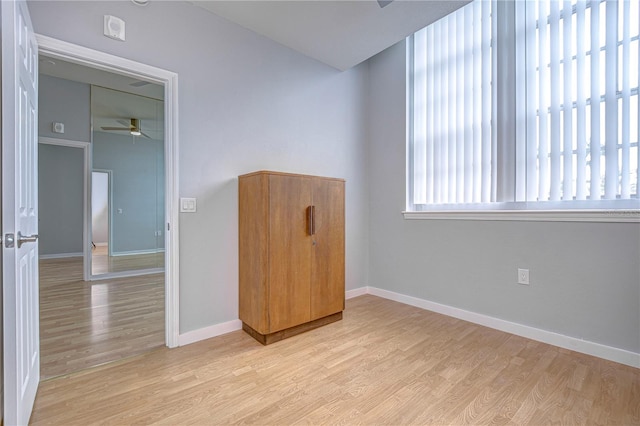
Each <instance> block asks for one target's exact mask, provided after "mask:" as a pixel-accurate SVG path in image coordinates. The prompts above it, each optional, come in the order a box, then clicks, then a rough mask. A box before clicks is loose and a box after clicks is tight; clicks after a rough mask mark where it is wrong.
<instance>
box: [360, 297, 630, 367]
mask: <svg viewBox="0 0 640 426" xmlns="http://www.w3.org/2000/svg"><path fill="white" fill-rule="evenodd" d="M366 289H367V293H368V294H372V295H374V296H378V297H382V298H385V299H389V300H393V301H396V302H400V303H404V304H405V305H411V306H415V307H417V308H422V309H426V310H428V311H432V312H437V313H439V314H443V315H447V316H450V317H454V318H458V319H461V320H465V321H469V322H472V323H474V324H479V325H483V326H485V327H489V328H493V329H495V330H500V331H504V332H507V333H511V334H515V335H517V336H522V337H526V338H528V339H531V340H536V341H538V342H543V343H547V344H549V345H554V346H558V347H561V348H564V349H570V350H572V351H576V352H581V353H583V354H587V355H592V356H595V357H598V358H603V359H606V360H609V361H614V362H619V363H620V364H625V365H629V366H631V367H636V368H640V354H638V353H635V352H631V351H627V350H624V349H619V348H614V347H612V346H606V345H602V344H600V343H595V342H590V341H588V340H582V339H577V338H575V337H570V336H565V335H563V334H558V333H554V332H552V331H547V330H541V329H539V328H534V327H530V326H527V325H522V324H518V323H514V322H510V321H506V320H503V319H499V318H494V317H490V316H488V315H483V314H478V313H475V312H470V311H465V310H464V309H459V308H454V307H452V306H448V305H443V304H440V303H436V302H431V301H429V300H424V299H419V298H417V297H412V296H406V295H404V294H400V293H395V292H392V291H388V290H382V289H379V288H376V287H366Z"/></svg>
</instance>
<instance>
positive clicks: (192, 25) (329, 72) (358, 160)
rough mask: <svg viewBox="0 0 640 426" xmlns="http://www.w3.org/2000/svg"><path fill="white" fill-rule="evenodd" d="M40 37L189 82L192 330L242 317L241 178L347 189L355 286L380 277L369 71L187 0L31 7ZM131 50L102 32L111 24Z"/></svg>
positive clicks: (184, 284)
mask: <svg viewBox="0 0 640 426" xmlns="http://www.w3.org/2000/svg"><path fill="white" fill-rule="evenodd" d="M29 9H30V12H31V17H32V20H33V23H34V27H35V30H36V32H38V33H40V34H44V35H47V36H51V37H55V38H58V39H61V40H64V41H69V42H72V43H76V44H80V45H83V46H87V47H90V48H93V49H97V50H101V51H104V52H107V53H111V54H115V55H118V56H121V57H125V58H129V59H132V60H135V61H138V62H142V63H146V64H149V65H153V66H156V67H160V68H164V69H167V70H170V71H174V72H177V73H178V74H179V117H180V122H179V127H180V135H179V138H180V175H179V179H180V189H179V191H180V194H181V196H184V197H197V198H198V212H197V213H195V214H182V215H181V217H180V232H181V234H180V332H181V333H185V332H187V331H192V330H197V329H200V328H203V327H207V326H210V325H213V324H218V323H222V322H226V321H230V320H234V319H237V318H238V312H237V311H238V308H237V300H238V254H237V252H238V245H237V239H238V238H237V180H236V177H237V175H239V174H243V173H247V172H250V171H254V170H258V169H272V170H282V171H288V172H299V173H308V174H316V175H325V176H334V177H340V178H344V179H346V181H347V195H346V198H347V206H346V214H347V218H346V220H347V225H346V227H347V235H346V245H347V247H346V253H347V259H346V261H347V288H348V289H352V288H357V287H360V286H363V285H366V284H367V283H368V281H369V279H368V247H369V242H368V229H369V227H368V192H369V189H368V181H367V174H368V165H367V162H366V152H367V150H366V103H365V101H366V90H367V69H366V65H364V66H360V67H357V68H355V69H353V70H350V71H347V72H343V73H340V72H338V71H336V70H334V69H331V68H329V67H327V66H326V65H323V64H321V63H319V62H316V61H314V60H311V59H309V58H306V57H304V56H302V55H300V54H298V53H296V52H294V51H292V50H290V49H287V48H285V47H282V46H280V45H278V44H276V43H274V42H271V41H269V40H267V39H264V38H262V37H260V36H257V35H256V34H254V33H252V32H250V31H248V30H245V29H243V28H241V27H239V26H237V25H235V24H232V23H230V22H228V21H225V20H223V19H221V18H218V17H217V16H215V15H213V14H210V13H208V12H206V11H204V10H203V9H200V8H197V7H195V6H193V5H191V4H189V3H186V2H170V1H152V2H150V3H149V4H148V5H147V6H145V7H138V6H135V5H134V4H133V3H132V2H98V1H91V2H89V1H85V2H76V1H70V2H59V1H31V2H29ZM105 14H111V15H115V16H118V17H120V18H122V19H124V20H125V21H126V34H127V41H126V42H124V43H123V42H119V41H114V40H110V39H108V38H106V37H104V36H103V35H102V20H103V15H105Z"/></svg>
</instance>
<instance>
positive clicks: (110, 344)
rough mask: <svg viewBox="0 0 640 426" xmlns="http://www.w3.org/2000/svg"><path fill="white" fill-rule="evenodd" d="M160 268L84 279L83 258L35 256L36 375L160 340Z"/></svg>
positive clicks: (119, 355)
mask: <svg viewBox="0 0 640 426" xmlns="http://www.w3.org/2000/svg"><path fill="white" fill-rule="evenodd" d="M164 321H165V319H164V274H153V275H144V276H139V277H131V278H118V279H108V280H101V281H91V282H86V281H83V280H82V258H79V257H78V258H66V259H47V260H41V261H40V367H41V377H42V378H43V379H47V378H50V377H55V376H60V375H64V374H69V373H72V372H76V371H80V370H83V369H86V368H89V367H94V366H97V365H101V364H104V363H106V362H111V361H116V360H120V359H123V358H126V357H130V356H135V355H139V354H141V353H144V352H147V351H149V350H152V349H154V348H159V347H162V346H164V341H165V340H164V339H165V337H164Z"/></svg>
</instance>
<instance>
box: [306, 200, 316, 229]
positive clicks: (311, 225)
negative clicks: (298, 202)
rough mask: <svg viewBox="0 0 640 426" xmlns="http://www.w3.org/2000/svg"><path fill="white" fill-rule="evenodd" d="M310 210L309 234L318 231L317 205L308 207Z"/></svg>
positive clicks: (308, 210)
mask: <svg viewBox="0 0 640 426" xmlns="http://www.w3.org/2000/svg"><path fill="white" fill-rule="evenodd" d="M307 212H308V216H309V217H308V220H307V222H308V223H309V235H313V234H315V233H316V217H315V215H316V206H309V208H308V209H307Z"/></svg>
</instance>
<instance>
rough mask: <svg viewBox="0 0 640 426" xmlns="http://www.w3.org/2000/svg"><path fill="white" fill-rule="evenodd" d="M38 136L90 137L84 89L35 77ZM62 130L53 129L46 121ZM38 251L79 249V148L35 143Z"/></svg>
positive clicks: (81, 162)
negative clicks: (57, 125)
mask: <svg viewBox="0 0 640 426" xmlns="http://www.w3.org/2000/svg"><path fill="white" fill-rule="evenodd" d="M39 78H40V80H39V87H38V110H39V111H38V135H39V136H41V137H42V136H44V137H50V138H58V139H67V140H74V141H81V142H89V141H91V132H90V129H91V119H90V111H89V101H90V88H89V85H88V84H84V83H76V82H73V81H68V80H64V79H60V78H56V77H49V76H46V75H40V76H39ZM54 121H55V122H62V123H64V125H65V133H64V134H60V133H53V132H52V131H51V123H52V122H54ZM38 162H39V165H38V168H39V177H38V181H39V185H40V187H39V193H38V203H39V211H40V222H39V229H38V232H39V235H40V254H41V255H51V254H65V253H82V221H83V220H82V209H83V205H82V200H83V192H82V191H83V189H82V186H83V173H84V172H83V167H84V157H83V152H82V149H80V148H68V147H59V146H53V145H44V144H39V159H38Z"/></svg>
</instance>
